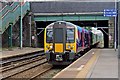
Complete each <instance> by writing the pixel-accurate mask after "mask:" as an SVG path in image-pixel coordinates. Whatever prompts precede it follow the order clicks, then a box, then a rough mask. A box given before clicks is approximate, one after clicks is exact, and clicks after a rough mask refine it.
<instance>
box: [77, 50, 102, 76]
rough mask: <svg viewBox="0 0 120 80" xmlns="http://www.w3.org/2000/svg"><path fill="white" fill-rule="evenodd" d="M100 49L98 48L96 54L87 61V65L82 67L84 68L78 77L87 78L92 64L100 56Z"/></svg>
mask: <svg viewBox="0 0 120 80" xmlns="http://www.w3.org/2000/svg"><path fill="white" fill-rule="evenodd" d="M99 53H100V51H99V50H97V51H96V52H95V53H94V55H93V56H92V58H91V59H90V60H89V61H88V62H87V63H86V65H85V66H84V68H82V70H81V71H80V72H79V73H78V74H77V76H76V78H86V76H87V73H88V72H89V71H90V69H91V67H92V64H93V63H94V62H95V61H96V60H97V58H98V56H99Z"/></svg>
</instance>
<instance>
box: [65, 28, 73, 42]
mask: <svg viewBox="0 0 120 80" xmlns="http://www.w3.org/2000/svg"><path fill="white" fill-rule="evenodd" d="M74 33H75V30H74V28H70V29H69V28H67V31H66V42H67V43H73V42H74V41H75V38H74V37H75V36H74V35H75V34H74Z"/></svg>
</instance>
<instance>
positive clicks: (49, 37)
mask: <svg viewBox="0 0 120 80" xmlns="http://www.w3.org/2000/svg"><path fill="white" fill-rule="evenodd" d="M46 42H47V43H52V42H53V30H52V29H47V30H46Z"/></svg>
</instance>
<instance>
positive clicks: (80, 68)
mask: <svg viewBox="0 0 120 80" xmlns="http://www.w3.org/2000/svg"><path fill="white" fill-rule="evenodd" d="M84 66H85V65H81V66H80V67H79V68H78V69H77V70H82V69H83V68H84Z"/></svg>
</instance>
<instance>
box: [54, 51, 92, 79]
mask: <svg viewBox="0 0 120 80" xmlns="http://www.w3.org/2000/svg"><path fill="white" fill-rule="evenodd" d="M90 51H91V50H90ZM90 51H88V52H87V53H86V54H84V55H83V56H82V57H80V58H79V59H77V60H76V61H74V62H73V63H72V64H70V65H69V66H68V67H66V68H65V69H63V70H62V71H60V72H59V73H57V74H56V75H55V76H53V78H57V76H59V75H60V74H62V73H63V72H64V71H66V70H68V69H69V68H70V67H71V66H72V65H74V64H75V63H76V62H78V61H79V60H80V59H82V58H84V56H86V55H87V54H88V53H89V52H90ZM93 51H94V50H93Z"/></svg>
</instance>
